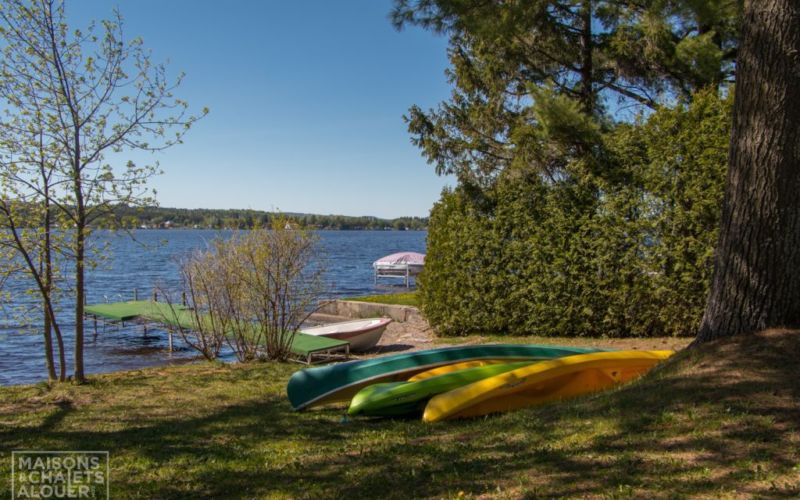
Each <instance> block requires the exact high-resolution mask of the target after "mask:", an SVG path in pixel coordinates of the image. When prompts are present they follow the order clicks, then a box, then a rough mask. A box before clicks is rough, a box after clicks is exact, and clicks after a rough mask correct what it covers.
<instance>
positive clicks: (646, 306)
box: [419, 91, 732, 336]
mask: <svg viewBox="0 0 800 500" xmlns="http://www.w3.org/2000/svg"><path fill="white" fill-rule="evenodd" d="M731 101H732V99H730V98H727V99H722V98H720V97H719V96H718V95H717V94H716V93H715V92H711V91H706V92H701V93H698V94H697V95H696V96H695V97H694V99H693V102H692V104H691V105H688V106H687V105H681V106H677V107H676V108H674V109H666V108H665V109H662V110H659V111H658V112H656V113H654V114H653V115H652V116H650V117H649V118H648V119H647V120H644V119H643V120H640V121H639V122H638V123H636V124H632V125H630V124H622V125H618V126H616V127H615V128H613V129H612V130H611V131H609V132H606V133H605V134H604V137H603V148H604V154H603V155H602V156H601V157H602V163H601V164H599V166H594V167H593V168H592V169H584V171H582V173H580V174H578V175H575V176H574V177H572V178H571V179H569V180H568V181H555V182H554V181H553V180H551V179H546V178H543V177H542V176H540V175H537V174H535V173H532V171H526V170H525V168H521V167H517V168H513V167H512V168H508V169H506V170H505V171H504V172H503V173H502V174H501V175H500V176H499V178H498V180H497V182H496V183H495V184H494V185H493V186H492V187H491V188H489V189H487V190H484V191H482V192H481V193H479V194H476V193H474V192H471V191H468V189H467V188H466V187H463V186H459V187H457V188H456V189H455V190H446V191H445V192H444V193H443V194H442V198H441V200H440V201H439V202H438V203H437V204H436V205H435V206H434V208H433V210H432V212H431V219H430V228H429V233H428V256H427V258H426V267H425V271H424V272H423V274H422V275H421V276H420V280H419V281H420V296H421V299H422V309H423V312H424V313H425V315H426V316H427V318H428V319H429V321H430V322H431V324H432V325H433V326H434V327H435V328H436V329H437V331H438V332H439V333H441V334H444V335H463V334H467V333H471V332H508V333H509V334H515V335H520V334H535V335H570V336H600V335H608V336H656V335H692V334H694V333H695V331H696V328H697V326H698V324H699V321H700V316H701V314H702V308H703V305H704V301H705V296H706V292H707V289H708V286H709V280H710V271H711V258H712V256H713V248H714V244H715V243H716V237H717V225H718V218H719V211H720V206H721V201H722V187H723V182H724V174H725V167H726V160H727V145H728V139H729V136H730V129H729V115H730V105H731ZM580 167H581V166H580V165H578V166H573V168H572V171H573V172H581V171H580Z"/></svg>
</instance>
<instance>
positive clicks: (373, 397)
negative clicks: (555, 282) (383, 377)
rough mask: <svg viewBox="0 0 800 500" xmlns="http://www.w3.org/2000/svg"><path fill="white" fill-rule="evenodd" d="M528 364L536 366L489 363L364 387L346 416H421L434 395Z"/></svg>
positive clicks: (352, 402) (518, 363) (354, 399)
mask: <svg viewBox="0 0 800 500" xmlns="http://www.w3.org/2000/svg"><path fill="white" fill-rule="evenodd" d="M531 363H538V361H517V362H516V363H493V364H486V365H483V366H475V367H472V368H463V369H460V370H453V371H450V372H449V373H442V374H440V375H434V376H425V377H422V378H421V379H417V380H412V379H413V377H412V379H409V380H408V381H407V382H385V383H382V384H372V385H368V386H367V387H365V388H363V389H361V390H360V391H358V393H357V394H356V395H355V396H353V400H352V401H351V402H350V408H348V410H347V413H349V414H350V415H354V416H355V415H364V416H368V417H398V416H404V415H411V414H415V413H416V414H418V415H421V414H422V410H423V409H424V408H425V403H427V402H428V400H429V399H430V398H431V397H433V396H435V395H437V394H442V393H444V392H449V391H452V390H453V389H457V388H459V387H461V386H464V385H467V384H471V383H472V382H476V381H478V380H483V379H485V378H489V377H493V376H495V375H499V374H501V373H505V372H508V371H511V370H516V369H517V368H522V367H523V366H528V365H529V364H531ZM459 364H462V363H457V365H459ZM445 368H446V367H445ZM439 369H441V368H439ZM431 371H435V370H431ZM425 373H430V372H425Z"/></svg>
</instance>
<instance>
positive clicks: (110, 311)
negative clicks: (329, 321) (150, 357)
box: [84, 300, 350, 364]
mask: <svg viewBox="0 0 800 500" xmlns="http://www.w3.org/2000/svg"><path fill="white" fill-rule="evenodd" d="M84 313H85V314H86V315H88V316H94V317H96V318H101V319H104V320H107V321H119V322H124V321H147V322H153V323H160V324H162V325H166V326H168V327H171V328H183V329H186V330H192V329H193V328H194V327H195V326H196V321H197V320H196V319H195V315H194V314H193V313H192V311H191V310H190V309H188V308H187V307H185V306H182V305H174V304H173V305H170V304H167V303H164V302H152V301H149V300H135V301H130V302H113V303H109V304H95V305H87V306H86V307H85V308H84ZM201 321H202V318H201ZM291 351H292V354H294V355H295V356H298V357H301V358H303V359H304V361H306V362H307V363H309V364H310V363H311V361H312V358H313V356H314V355H316V354H321V353H329V352H334V351H345V355H346V356H349V354H350V343H349V342H347V341H346V340H338V339H331V338H328V337H318V336H315V335H307V334H305V333H299V332H297V333H295V334H294V338H293V339H292V345H291Z"/></svg>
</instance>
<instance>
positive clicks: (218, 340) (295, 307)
mask: <svg viewBox="0 0 800 500" xmlns="http://www.w3.org/2000/svg"><path fill="white" fill-rule="evenodd" d="M316 242H317V239H316V237H315V236H314V235H313V234H311V233H309V232H307V231H304V230H298V229H289V228H287V224H286V221H285V220H277V221H276V222H275V223H274V224H273V227H272V229H271V230H267V229H262V228H260V229H254V230H252V231H247V232H241V233H236V234H234V235H233V236H232V237H231V238H230V239H228V240H222V239H218V240H215V241H214V242H213V243H212V245H211V246H210V248H209V249H207V250H205V251H197V252H195V253H193V254H192V255H190V256H189V257H188V258H187V259H186V260H185V261H184V262H183V264H182V266H181V277H182V281H183V287H184V290H186V293H187V298H188V302H189V306H190V312H189V314H190V315H191V323H190V326H191V328H188V329H184V328H181V330H180V333H181V335H182V336H183V338H184V340H186V341H187V343H188V344H189V345H190V346H192V347H194V348H195V349H197V350H199V351H200V352H202V353H203V355H204V356H205V357H206V358H209V359H213V358H215V357H216V356H217V355H218V354H219V352H220V348H221V346H222V343H223V342H224V343H225V344H227V345H228V346H229V347H230V348H231V349H232V350H233V352H234V353H235V355H236V357H237V358H238V359H239V361H252V360H259V359H278V360H283V359H285V358H286V357H287V356H288V355H289V353H290V347H291V345H292V341H293V339H294V334H295V333H296V332H297V330H298V329H299V328H300V325H301V324H302V323H303V322H304V321H305V320H306V319H308V317H309V316H310V314H311V313H312V312H313V311H315V310H316V309H317V308H318V307H319V299H320V298H321V296H322V293H323V291H324V282H323V279H322V275H323V271H324V267H323V266H322V265H321V264H320V261H319V259H316V258H315V257H316V253H317V245H316Z"/></svg>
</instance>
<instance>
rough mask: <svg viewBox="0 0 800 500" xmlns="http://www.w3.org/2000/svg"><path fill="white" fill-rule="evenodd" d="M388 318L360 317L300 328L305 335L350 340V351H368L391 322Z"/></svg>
mask: <svg viewBox="0 0 800 500" xmlns="http://www.w3.org/2000/svg"><path fill="white" fill-rule="evenodd" d="M391 322H392V320H391V319H389V318H377V319H362V320H356V321H344V322H341V323H332V324H329V325H323V326H317V327H313V328H306V329H304V330H301V333H305V334H306V335H314V336H317V337H328V338H331V339H337V340H346V341H347V342H350V350H351V351H356V352H359V351H368V350H370V349H372V348H373V347H375V346H376V345H377V344H378V342H379V341H380V340H381V336H383V332H384V330H386V327H387V326H388V325H389V323H391Z"/></svg>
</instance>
